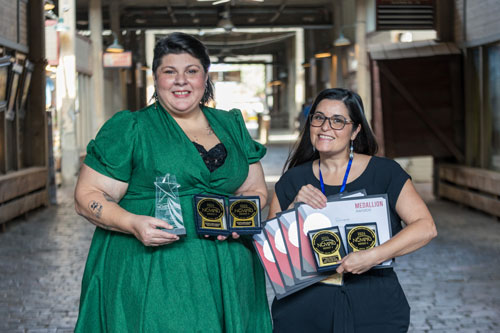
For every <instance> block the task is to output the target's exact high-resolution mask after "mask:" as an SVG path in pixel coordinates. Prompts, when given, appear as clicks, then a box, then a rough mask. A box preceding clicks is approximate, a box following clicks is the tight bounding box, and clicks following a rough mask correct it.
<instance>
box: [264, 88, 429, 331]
mask: <svg viewBox="0 0 500 333" xmlns="http://www.w3.org/2000/svg"><path fill="white" fill-rule="evenodd" d="M377 148H378V146H377V143H376V140H375V137H374V136H373V133H372V131H371V129H370V127H369V125H368V122H367V121H366V118H365V115H364V111H363V102H362V101H361V98H360V97H359V95H358V94H356V93H354V92H351V91H349V90H345V89H340V88H337V89H327V90H324V91H322V92H321V93H320V94H319V95H318V97H317V98H316V100H315V101H314V103H313V105H312V108H311V112H310V115H309V118H308V119H307V122H306V125H305V127H304V129H303V130H302V134H301V137H300V141H299V142H298V144H297V146H296V147H295V149H294V150H293V151H292V153H291V156H290V157H289V158H288V160H287V162H286V164H285V168H284V169H285V170H286V172H285V173H284V174H283V176H282V177H281V178H280V180H279V181H278V182H277V183H276V187H275V190H276V191H275V194H274V197H273V200H272V202H271V206H270V210H269V216H268V218H272V217H274V216H275V215H276V213H278V212H280V211H284V210H287V209H290V208H293V206H294V204H295V203H297V202H304V203H306V204H308V205H310V206H311V207H313V208H323V207H325V206H326V202H327V199H326V197H327V196H329V195H332V194H337V193H339V192H342V191H344V190H345V191H346V192H352V191H355V190H361V189H365V190H366V192H367V194H368V195H371V194H382V193H387V195H388V200H389V211H390V218H391V227H392V233H393V237H392V238H391V239H390V240H389V241H387V242H385V243H384V244H382V245H380V246H377V247H375V248H372V249H369V250H364V251H358V252H354V253H350V254H348V255H347V256H345V257H344V258H343V259H342V261H341V265H340V266H339V267H338V268H337V272H338V273H343V278H344V284H343V286H340V287H339V286H334V285H330V284H326V283H318V284H316V285H313V286H311V287H308V288H306V289H304V290H302V291H299V292H297V293H295V294H292V295H290V296H288V297H285V298H283V299H281V300H276V299H275V300H274V302H273V306H272V315H273V321H274V331H275V332H287V333H289V332H309V331H314V332H336V333H338V332H406V331H407V330H408V326H409V318H410V317H409V313H410V308H409V305H408V302H407V300H406V297H405V295H404V293H403V290H402V288H401V285H400V284H399V281H398V279H397V276H396V274H395V273H394V271H393V269H392V268H384V269H372V267H374V266H376V265H378V264H380V263H382V262H384V261H387V260H389V259H391V258H394V257H398V256H402V255H405V254H407V253H410V252H413V251H415V250H417V249H419V248H420V247H422V246H424V245H425V244H427V243H428V242H429V241H430V240H431V239H432V238H434V237H436V235H437V231H436V227H435V225H434V221H433V219H432V216H431V214H430V213H429V210H428V209H427V206H426V205H425V203H424V202H423V200H422V198H421V197H420V196H419V195H418V193H417V192H416V191H415V188H414V186H413V184H412V182H411V179H410V176H409V175H408V174H407V173H406V172H405V171H404V170H403V169H402V168H401V167H400V166H399V164H397V163H396V162H394V161H392V160H389V159H386V158H381V157H376V156H373V155H374V154H375V153H376V152H377ZM401 220H402V221H403V222H404V223H405V225H406V227H405V228H404V229H403V228H402V226H401Z"/></svg>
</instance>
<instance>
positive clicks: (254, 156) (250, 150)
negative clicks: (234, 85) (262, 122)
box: [229, 109, 267, 164]
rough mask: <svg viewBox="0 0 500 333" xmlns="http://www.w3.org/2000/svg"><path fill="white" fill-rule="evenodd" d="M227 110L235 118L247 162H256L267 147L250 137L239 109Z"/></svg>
mask: <svg viewBox="0 0 500 333" xmlns="http://www.w3.org/2000/svg"><path fill="white" fill-rule="evenodd" d="M229 112H230V113H231V114H233V115H234V117H235V118H236V124H237V127H238V131H239V135H240V138H241V143H242V146H243V147H242V148H243V151H244V152H245V154H246V157H247V161H248V164H253V163H257V162H258V161H260V159H261V158H262V157H264V155H266V151H267V148H266V147H264V146H263V145H262V144H260V143H258V142H256V141H254V140H253V139H252V137H251V136H250V134H249V133H248V130H247V127H246V125H245V121H244V120H243V115H242V114H241V111H240V110H238V109H231V110H230V111H229Z"/></svg>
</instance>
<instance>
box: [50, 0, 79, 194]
mask: <svg viewBox="0 0 500 333" xmlns="http://www.w3.org/2000/svg"><path fill="white" fill-rule="evenodd" d="M59 17H60V18H63V19H64V24H65V25H66V26H67V27H68V28H69V29H68V30H67V31H60V32H59V37H60V45H61V50H60V55H59V66H58V67H57V79H56V86H57V110H58V114H59V115H60V118H61V119H60V120H59V121H60V126H59V129H60V136H61V175H62V180H63V183H65V184H73V183H74V182H75V180H76V175H77V173H78V168H79V152H78V147H77V141H76V130H75V127H76V126H75V118H76V117H75V98H76V57H75V0H65V2H64V4H63V5H62V6H60V7H59Z"/></svg>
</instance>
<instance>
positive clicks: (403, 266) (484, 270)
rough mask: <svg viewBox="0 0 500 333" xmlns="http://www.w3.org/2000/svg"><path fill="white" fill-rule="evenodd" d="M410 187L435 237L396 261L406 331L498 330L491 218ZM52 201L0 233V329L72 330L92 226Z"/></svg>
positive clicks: (497, 251) (272, 161)
mask: <svg viewBox="0 0 500 333" xmlns="http://www.w3.org/2000/svg"><path fill="white" fill-rule="evenodd" d="M288 150H289V145H288V144H286V143H282V144H272V145H270V148H269V149H268V154H267V155H266V157H265V158H264V159H263V165H264V169H265V170H266V177H267V180H268V181H269V185H270V186H269V187H270V188H272V184H273V182H275V181H276V179H277V177H278V176H279V175H280V173H281V168H282V166H283V163H284V160H285V158H286V156H287V155H288ZM417 188H418V190H419V191H420V192H421V193H422V194H423V196H424V198H425V199H426V201H427V203H428V205H429V208H430V210H431V212H432V214H433V216H434V219H435V221H436V224H437V226H438V231H439V236H438V237H437V238H436V239H435V240H434V241H432V242H431V243H430V244H429V245H428V246H426V247H425V248H423V249H421V250H419V251H417V252H416V253H413V254H410V255H407V256H404V257H402V258H398V260H397V263H396V268H395V269H396V271H397V272H398V275H399V279H400V281H401V284H402V285H403V288H404V290H405V293H406V295H407V297H408V300H409V303H410V306H411V309H412V310H411V326H410V332H500V223H499V221H498V220H497V219H496V218H493V217H491V216H488V215H485V214H483V213H480V212H477V211H473V210H470V209H468V208H464V207H461V206H459V205H456V204H454V203H451V202H447V201H441V200H435V199H433V197H432V194H431V193H430V190H429V186H428V184H417ZM58 199H59V205H58V206H53V207H49V208H47V209H40V210H37V211H34V212H32V213H29V214H28V215H27V217H25V218H22V219H17V220H15V221H12V222H9V223H8V224H7V228H6V229H7V230H6V232H5V233H1V234H0V332H72V331H73V328H74V325H75V322H76V319H77V314H78V301H79V293H80V283H81V277H82V274H83V269H84V265H85V259H86V256H87V251H88V248H89V245H90V241H91V237H92V233H93V230H94V227H93V226H92V225H91V224H90V223H88V222H86V221H85V220H84V219H82V218H80V217H78V216H76V214H75V213H74V210H73V203H72V189H71V188H62V189H60V190H59V192H58ZM266 215H267V214H265V215H264V216H266ZM269 298H270V299H271V298H272V294H269Z"/></svg>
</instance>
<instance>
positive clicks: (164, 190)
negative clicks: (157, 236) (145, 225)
mask: <svg viewBox="0 0 500 333" xmlns="http://www.w3.org/2000/svg"><path fill="white" fill-rule="evenodd" d="M154 184H155V189H156V201H155V203H156V204H155V217H156V218H157V219H160V220H163V221H165V222H167V223H168V224H170V225H171V226H172V227H173V228H172V229H163V228H161V229H162V230H164V231H166V232H169V233H171V234H174V235H178V236H185V235H186V228H185V227H184V221H183V218H182V208H181V202H180V199H179V192H178V190H177V189H178V188H179V187H180V185H179V184H178V183H177V180H176V178H175V175H171V174H168V173H167V174H166V175H165V176H163V177H156V181H155V182H154Z"/></svg>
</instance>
